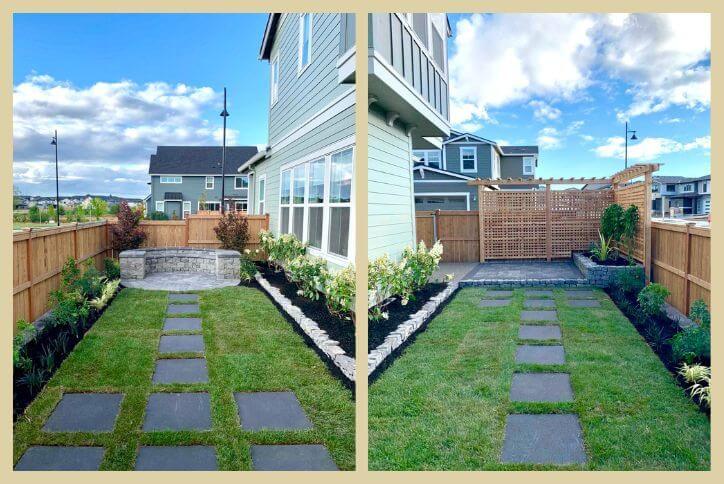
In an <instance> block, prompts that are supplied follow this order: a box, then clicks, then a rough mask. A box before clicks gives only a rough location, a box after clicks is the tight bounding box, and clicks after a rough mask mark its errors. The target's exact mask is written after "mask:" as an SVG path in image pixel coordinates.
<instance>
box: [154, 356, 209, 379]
mask: <svg viewBox="0 0 724 484" xmlns="http://www.w3.org/2000/svg"><path fill="white" fill-rule="evenodd" d="M208 381H209V372H208V369H207V368H206V360H205V359H204V358H168V359H161V360H156V371H155V372H154V373H153V383H155V384H171V383H207V382H208Z"/></svg>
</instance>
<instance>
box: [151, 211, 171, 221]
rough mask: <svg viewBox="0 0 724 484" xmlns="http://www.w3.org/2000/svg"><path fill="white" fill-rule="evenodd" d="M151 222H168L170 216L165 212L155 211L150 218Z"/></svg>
mask: <svg viewBox="0 0 724 484" xmlns="http://www.w3.org/2000/svg"><path fill="white" fill-rule="evenodd" d="M148 218H149V219H150V220H168V215H166V213H165V212H159V211H154V212H151V215H149V216H148Z"/></svg>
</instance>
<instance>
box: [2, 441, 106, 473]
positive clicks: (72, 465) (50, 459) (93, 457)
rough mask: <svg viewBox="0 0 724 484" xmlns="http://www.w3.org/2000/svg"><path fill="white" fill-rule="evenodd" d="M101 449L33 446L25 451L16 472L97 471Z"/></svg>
mask: <svg viewBox="0 0 724 484" xmlns="http://www.w3.org/2000/svg"><path fill="white" fill-rule="evenodd" d="M103 454H105V449H103V447H61V446H33V447H29V448H28V450H26V451H25V453H24V454H23V456H22V457H21V458H20V460H19V461H18V463H17V465H16V466H15V470H16V471H97V470H98V468H99V467H100V465H101V461H102V460H103Z"/></svg>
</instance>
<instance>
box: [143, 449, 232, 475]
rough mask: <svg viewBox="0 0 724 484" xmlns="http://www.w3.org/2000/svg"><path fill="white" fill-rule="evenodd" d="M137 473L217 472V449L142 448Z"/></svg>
mask: <svg viewBox="0 0 724 484" xmlns="http://www.w3.org/2000/svg"><path fill="white" fill-rule="evenodd" d="M136 470H137V471H215V470H218V465H217V462H216V449H214V448H213V447H209V446H204V445H186V446H178V447H171V446H162V447H150V446H147V447H141V448H140V449H139V451H138V456H137V457H136Z"/></svg>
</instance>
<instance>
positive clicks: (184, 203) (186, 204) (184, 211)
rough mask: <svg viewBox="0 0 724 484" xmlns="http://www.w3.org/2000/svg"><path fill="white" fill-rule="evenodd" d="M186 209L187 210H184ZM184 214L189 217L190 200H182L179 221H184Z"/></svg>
mask: <svg viewBox="0 0 724 484" xmlns="http://www.w3.org/2000/svg"><path fill="white" fill-rule="evenodd" d="M186 207H188V210H187V209H186ZM186 212H188V213H189V215H191V201H190V200H184V201H183V202H182V203H181V220H186Z"/></svg>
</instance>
